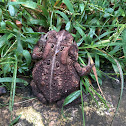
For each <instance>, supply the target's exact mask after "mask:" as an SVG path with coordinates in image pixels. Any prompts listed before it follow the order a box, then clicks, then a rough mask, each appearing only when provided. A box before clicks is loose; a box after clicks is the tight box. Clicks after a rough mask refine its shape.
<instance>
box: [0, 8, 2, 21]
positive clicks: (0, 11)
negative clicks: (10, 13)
mask: <svg viewBox="0 0 126 126" xmlns="http://www.w3.org/2000/svg"><path fill="white" fill-rule="evenodd" d="M1 20H2V9H1V8H0V22H1Z"/></svg>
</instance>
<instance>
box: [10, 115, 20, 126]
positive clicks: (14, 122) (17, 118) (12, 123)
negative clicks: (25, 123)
mask: <svg viewBox="0 0 126 126" xmlns="http://www.w3.org/2000/svg"><path fill="white" fill-rule="evenodd" d="M20 117H21V115H19V116H18V117H16V118H15V119H14V120H13V121H12V122H11V124H10V125H9V126H13V125H14V124H16V123H17V122H18V120H19V119H20Z"/></svg>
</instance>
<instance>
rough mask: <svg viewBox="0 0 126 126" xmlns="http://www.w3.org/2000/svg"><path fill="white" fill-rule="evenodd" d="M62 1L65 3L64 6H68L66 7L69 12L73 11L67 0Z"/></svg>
mask: <svg viewBox="0 0 126 126" xmlns="http://www.w3.org/2000/svg"><path fill="white" fill-rule="evenodd" d="M63 3H65V4H66V6H67V7H68V9H69V11H70V12H72V13H74V9H73V6H72V4H71V3H70V1H69V0H63Z"/></svg>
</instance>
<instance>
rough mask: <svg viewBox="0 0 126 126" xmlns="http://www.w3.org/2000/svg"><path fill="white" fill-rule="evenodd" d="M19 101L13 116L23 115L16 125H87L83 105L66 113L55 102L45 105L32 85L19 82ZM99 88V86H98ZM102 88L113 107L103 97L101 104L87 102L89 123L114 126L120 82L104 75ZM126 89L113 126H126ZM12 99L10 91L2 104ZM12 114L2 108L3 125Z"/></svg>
mask: <svg viewBox="0 0 126 126" xmlns="http://www.w3.org/2000/svg"><path fill="white" fill-rule="evenodd" d="M18 85H19V86H20V87H21V88H17V90H16V96H15V103H14V109H13V119H14V118H15V117H17V116H19V115H20V114H21V115H22V116H21V118H20V119H19V121H18V122H17V123H16V124H15V126H83V119H82V111H81V104H79V105H74V106H69V107H68V108H65V109H64V111H63V113H64V116H63V114H62V113H61V108H57V107H56V106H55V104H52V105H44V104H42V103H41V102H39V101H38V99H37V98H35V97H34V96H33V95H32V92H31V89H30V86H27V87H25V86H24V85H23V84H18ZM96 90H97V91H98V89H97V88H96ZM102 90H103V92H104V95H105V97H106V99H107V101H108V102H109V103H110V109H109V110H107V109H106V108H105V106H104V105H103V103H102V102H101V101H100V100H99V102H98V104H99V106H97V105H96V103H95V102H94V101H93V100H92V99H91V98H89V99H86V101H85V102H84V111H85V123H86V126H110V124H111V121H112V118H113V116H114V112H115V108H116V106H117V102H118V98H119V94H120V83H119V82H117V81H112V80H110V79H108V78H104V80H103V84H102ZM125 94H126V88H125V87H124V92H123V97H122V101H121V105H120V108H119V110H118V113H117V115H116V117H115V119H114V121H113V125H112V126H126V95H125ZM8 102H9V93H7V94H5V95H2V96H0V105H1V104H2V105H3V104H6V103H8ZM10 118H11V113H10V112H9V107H8V105H5V106H3V107H0V126H8V125H9V123H10Z"/></svg>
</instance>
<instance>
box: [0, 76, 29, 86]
mask: <svg viewBox="0 0 126 126" xmlns="http://www.w3.org/2000/svg"><path fill="white" fill-rule="evenodd" d="M12 81H13V78H12V77H4V78H0V83H3V82H12ZM16 83H23V84H24V85H25V86H27V85H28V82H27V81H25V80H23V79H20V78H16Z"/></svg>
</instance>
